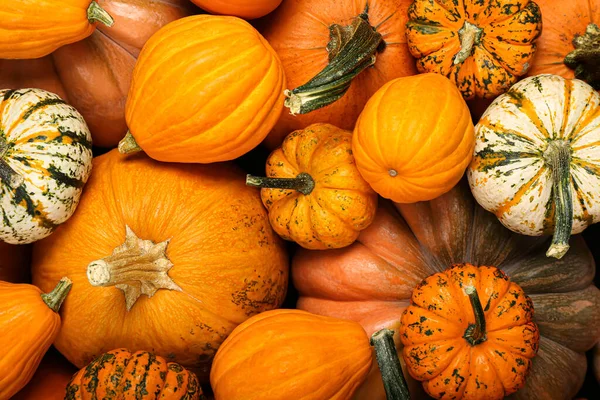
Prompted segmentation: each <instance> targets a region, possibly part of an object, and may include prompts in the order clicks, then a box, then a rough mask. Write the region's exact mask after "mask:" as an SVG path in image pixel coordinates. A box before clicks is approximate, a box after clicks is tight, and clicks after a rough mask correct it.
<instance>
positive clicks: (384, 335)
mask: <svg viewBox="0 0 600 400" xmlns="http://www.w3.org/2000/svg"><path fill="white" fill-rule="evenodd" d="M371 346H374V347H375V357H376V358H377V364H378V365H379V370H380V371H381V377H382V379H383V387H384V388H385V394H386V397H387V400H406V399H410V393H409V391H408V385H407V384H406V379H405V378H404V374H403V373H402V367H401V366H400V359H399V358H398V352H397V351H396V345H395V344H394V331H392V330H390V329H382V330H380V331H377V332H375V333H374V334H373V336H371Z"/></svg>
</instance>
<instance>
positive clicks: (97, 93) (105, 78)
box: [0, 0, 197, 147]
mask: <svg viewBox="0 0 600 400" xmlns="http://www.w3.org/2000/svg"><path fill="white" fill-rule="evenodd" d="M8 1H13V0H8ZM88 3H89V1H88ZM97 3H98V4H99V5H100V6H101V7H102V8H103V9H105V10H107V12H109V13H110V15H111V16H112V17H113V18H114V20H115V24H114V25H113V26H112V27H110V28H109V27H107V26H105V25H102V24H100V25H98V27H97V29H96V30H95V31H94V33H92V34H91V35H90V36H89V37H88V38H86V39H84V40H80V41H78V42H76V43H72V44H69V45H65V46H62V47H60V48H59V49H57V50H56V51H54V52H53V53H52V54H50V55H48V56H46V57H42V58H39V59H35V60H2V59H0V88H2V89H5V88H6V89H21V88H28V87H31V88H40V89H45V90H48V91H50V92H52V93H56V94H58V95H59V96H60V97H61V98H62V99H64V100H65V101H66V102H67V103H69V104H71V105H73V106H74V107H75V108H76V109H77V110H78V111H79V112H80V113H81V114H82V115H83V117H84V118H85V121H86V123H87V124H88V126H89V128H90V131H91V132H92V137H93V141H94V145H95V146H100V147H116V146H117V144H118V143H119V140H121V139H122V138H123V137H124V136H125V133H126V132H127V125H126V123H125V101H126V99H127V91H128V90H129V85H130V83H131V75H132V73H133V68H134V66H135V61H136V59H137V56H138V54H139V53H140V50H141V49H142V46H143V45H144V43H145V42H146V40H148V38H149V37H150V36H151V35H152V34H153V33H154V32H156V31H157V30H158V29H160V28H161V27H162V26H163V25H166V24H167V23H169V22H171V21H174V20H176V19H179V18H183V17H185V16H187V15H190V14H191V13H192V12H194V11H197V9H196V8H195V7H194V6H193V4H191V3H190V1H189V0H169V1H162V0H98V1H97Z"/></svg>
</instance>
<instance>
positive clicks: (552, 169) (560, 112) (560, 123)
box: [468, 75, 600, 258]
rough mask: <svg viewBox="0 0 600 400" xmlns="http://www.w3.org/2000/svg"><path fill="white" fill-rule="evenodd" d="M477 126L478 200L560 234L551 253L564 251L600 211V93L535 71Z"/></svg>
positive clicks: (513, 223)
mask: <svg viewBox="0 0 600 400" xmlns="http://www.w3.org/2000/svg"><path fill="white" fill-rule="evenodd" d="M475 132H476V144H475V156H474V158H473V161H472V163H471V165H470V167H469V170H468V176H469V183H470V185H471V190H472V192H473V195H474V196H475V199H477V201H478V202H479V204H481V206H482V207H483V208H485V209H486V210H488V211H491V212H493V213H494V214H496V216H497V217H498V219H499V220H500V222H502V224H504V226H506V227H507V228H509V229H511V230H513V231H515V232H518V233H521V234H524V235H530V236H539V235H543V234H554V237H553V240H552V245H551V246H550V249H549V250H548V252H547V253H546V255H547V256H552V257H556V258H561V257H562V256H563V255H564V254H565V253H566V252H567V250H568V249H569V244H568V242H569V237H570V235H571V234H575V233H579V232H581V231H583V230H584V229H585V228H586V227H587V226H588V225H590V224H593V223H595V222H597V221H598V219H599V218H600V95H598V93H597V92H596V91H595V90H594V89H593V88H592V87H591V86H589V85H588V84H586V83H584V82H582V81H579V80H576V79H574V80H569V79H565V78H562V77H560V76H556V75H538V76H533V77H530V78H527V79H524V80H522V81H521V82H518V83H517V84H515V85H514V86H513V87H512V88H511V89H510V90H509V91H508V92H507V93H505V94H503V95H501V96H500V97H498V98H497V99H496V100H495V101H494V102H493V103H492V104H491V105H490V107H489V108H488V109H487V110H486V112H485V114H484V115H483V116H482V118H481V120H480V121H479V123H478V124H477V125H476V127H475Z"/></svg>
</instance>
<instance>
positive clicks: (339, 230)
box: [246, 124, 377, 250]
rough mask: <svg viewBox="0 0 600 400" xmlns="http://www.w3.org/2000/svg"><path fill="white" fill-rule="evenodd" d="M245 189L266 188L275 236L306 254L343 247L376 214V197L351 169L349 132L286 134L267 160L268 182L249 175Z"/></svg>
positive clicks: (315, 129)
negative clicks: (250, 187)
mask: <svg viewBox="0 0 600 400" xmlns="http://www.w3.org/2000/svg"><path fill="white" fill-rule="evenodd" d="M246 184H247V185H250V186H256V187H262V188H265V189H262V190H261V197H262V201H263V204H264V205H265V207H266V208H267V210H269V221H270V222H271V226H272V227H273V229H274V230H275V232H277V233H278V234H279V236H281V237H283V238H284V239H286V240H293V241H294V242H296V243H298V244H299V245H300V246H302V247H304V248H307V249H315V250H316V249H318V250H322V249H327V248H340V247H345V246H348V245H349V244H351V243H352V242H354V241H355V240H356V238H357V237H358V234H359V232H360V231H361V230H363V229H365V228H366V227H367V226H369V224H370V223H371V221H372V220H373V217H374V216H375V210H376V209H377V194H376V193H375V192H374V191H373V189H371V188H370V187H369V185H368V184H367V182H365V180H364V179H363V178H362V177H361V176H360V174H359V172H358V169H357V168H356V164H355V163H354V157H353V156H352V132H349V131H345V130H342V129H339V128H336V127H335V126H333V125H330V124H313V125H310V126H308V127H307V128H305V129H302V130H299V131H295V132H292V133H290V134H289V135H288V136H287V137H286V138H285V140H284V142H283V145H282V146H281V147H280V148H279V149H277V150H275V151H274V152H273V153H271V155H270V156H269V158H268V159H267V177H266V178H261V177H256V176H250V175H249V176H248V177H247V178H246Z"/></svg>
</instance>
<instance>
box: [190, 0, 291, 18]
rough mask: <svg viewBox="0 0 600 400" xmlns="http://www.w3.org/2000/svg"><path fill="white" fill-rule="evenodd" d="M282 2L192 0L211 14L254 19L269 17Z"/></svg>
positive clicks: (277, 0) (267, 0)
mask: <svg viewBox="0 0 600 400" xmlns="http://www.w3.org/2000/svg"><path fill="white" fill-rule="evenodd" d="M281 1H282V0H192V2H193V3H194V4H196V5H197V6H198V7H200V8H202V9H203V10H206V11H208V12H209V13H211V14H223V15H233V16H236V17H240V18H244V19H254V18H259V17H262V16H265V15H267V14H268V13H270V12H271V11H273V10H274V9H276V8H277V6H279V4H281Z"/></svg>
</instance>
